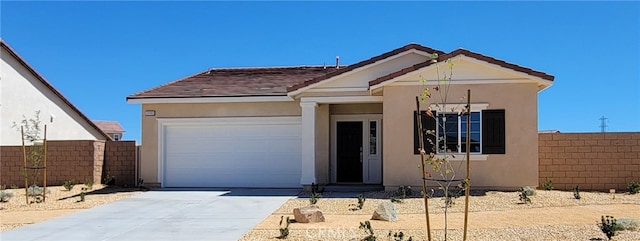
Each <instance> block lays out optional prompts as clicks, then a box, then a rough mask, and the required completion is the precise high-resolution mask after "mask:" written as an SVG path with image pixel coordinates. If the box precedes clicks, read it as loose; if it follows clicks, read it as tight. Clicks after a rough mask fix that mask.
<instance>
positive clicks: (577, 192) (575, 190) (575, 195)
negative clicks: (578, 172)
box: [573, 186, 582, 200]
mask: <svg viewBox="0 0 640 241" xmlns="http://www.w3.org/2000/svg"><path fill="white" fill-rule="evenodd" d="M573 198H575V199H578V200H579V199H581V198H582V196H580V186H576V187H575V188H573Z"/></svg>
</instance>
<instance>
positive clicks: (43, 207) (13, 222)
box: [0, 184, 139, 232]
mask: <svg viewBox="0 0 640 241" xmlns="http://www.w3.org/2000/svg"><path fill="white" fill-rule="evenodd" d="M82 187H85V186H84V185H82V184H79V185H76V186H75V187H73V189H71V191H67V190H65V189H64V187H62V186H51V187H47V192H50V193H49V194H48V195H47V199H46V202H42V203H31V204H26V201H25V191H24V189H7V190H4V191H5V192H10V193H13V197H12V198H11V199H9V201H8V202H4V203H0V210H1V212H0V223H1V226H0V232H1V231H6V230H10V229H13V228H17V227H20V226H23V225H27V224H32V223H36V222H41V221H45V220H47V219H51V218H54V217H59V216H62V215H65V214H69V213H71V212H75V211H79V210H83V209H88V208H92V207H95V206H98V205H102V204H106V203H110V202H113V201H117V200H120V199H123V198H126V197H129V196H131V195H134V194H136V193H137V192H139V191H138V189H135V188H119V187H107V186H104V185H93V189H91V190H87V191H86V195H85V201H83V202H80V201H79V200H80V193H81V192H82V190H81V189H82ZM30 200H34V199H32V198H30Z"/></svg>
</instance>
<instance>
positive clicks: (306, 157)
mask: <svg viewBox="0 0 640 241" xmlns="http://www.w3.org/2000/svg"><path fill="white" fill-rule="evenodd" d="M300 106H301V107H302V133H301V137H302V153H301V157H302V172H301V173H302V175H301V177H300V184H302V185H311V184H312V183H315V182H316V107H318V104H317V103H316V102H300Z"/></svg>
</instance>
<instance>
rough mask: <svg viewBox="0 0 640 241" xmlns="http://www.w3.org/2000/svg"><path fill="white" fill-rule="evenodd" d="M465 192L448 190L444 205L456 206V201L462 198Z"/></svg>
mask: <svg viewBox="0 0 640 241" xmlns="http://www.w3.org/2000/svg"><path fill="white" fill-rule="evenodd" d="M463 191H464V190H462V189H450V190H447V195H446V196H445V199H444V204H445V205H447V207H451V206H453V204H456V201H455V199H456V198H459V197H460V196H462V192H463Z"/></svg>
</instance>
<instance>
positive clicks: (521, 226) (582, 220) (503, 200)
mask: <svg viewBox="0 0 640 241" xmlns="http://www.w3.org/2000/svg"><path fill="white" fill-rule="evenodd" d="M582 196H583V198H582V199H581V200H576V199H574V198H573V193H571V192H560V191H538V195H537V196H534V197H533V198H532V199H533V203H532V204H521V203H519V200H518V196H517V193H515V192H491V193H488V194H486V195H481V196H472V197H471V199H470V202H469V204H470V210H472V211H471V212H470V213H469V223H468V226H469V231H468V237H469V240H509V241H511V240H529V241H533V240H541V241H542V240H545V241H546V240H599V239H602V240H606V236H604V234H602V232H601V231H600V229H599V227H598V225H597V223H598V222H599V221H600V217H601V216H602V215H611V216H614V217H616V218H622V217H625V218H633V219H636V220H638V219H640V195H628V194H608V193H589V192H583V194H582ZM387 200H388V199H382V198H370V199H368V200H367V201H366V202H365V207H364V208H363V210H358V211H349V209H348V207H349V204H354V203H355V198H325V199H321V200H320V201H319V202H318V204H319V206H320V208H321V209H322V210H323V212H324V213H325V215H324V216H325V222H322V223H292V224H291V225H290V226H289V230H290V235H289V237H288V238H287V240H360V239H362V238H364V237H365V236H366V235H367V234H366V233H365V232H364V231H363V230H361V229H358V227H359V225H360V222H364V221H367V220H369V221H370V222H371V226H372V228H373V229H374V230H375V235H376V236H377V237H378V239H376V240H393V239H390V238H387V235H388V234H389V232H392V233H395V232H403V233H404V234H405V235H406V236H405V240H407V238H408V236H413V240H426V231H425V230H426V224H425V214H424V207H421V206H423V205H424V204H423V200H422V199H421V198H411V199H407V200H405V202H404V203H401V204H396V208H397V210H398V217H399V220H398V221H396V222H386V221H378V220H370V219H371V214H372V213H373V210H374V209H375V207H376V206H377V205H378V204H379V203H381V202H383V201H387ZM430 200H431V202H430V203H429V204H430V215H429V216H430V217H429V220H430V226H431V229H432V230H433V232H432V238H433V240H444V228H445V227H444V224H445V222H444V218H445V216H444V213H443V211H442V207H443V205H439V201H443V200H442V199H440V198H432V199H430ZM474 203H475V204H474ZM305 205H308V200H306V199H305V198H297V199H292V200H290V201H288V202H287V203H285V205H283V208H281V209H279V210H277V211H276V212H275V213H273V214H272V215H270V216H269V217H267V218H266V219H265V220H264V221H263V222H261V223H260V224H258V225H257V226H256V227H255V228H254V229H253V230H252V231H250V232H248V233H247V234H245V236H244V237H243V238H242V239H241V240H244V241H249V240H277V239H275V237H277V236H279V235H280V232H279V228H280V227H279V222H280V217H282V216H285V217H287V216H289V217H290V218H293V215H292V213H291V212H290V211H287V210H292V209H293V208H294V207H297V206H305ZM432 205H433V207H432ZM463 208H464V198H460V199H458V200H457V201H456V204H454V206H453V207H452V208H451V209H450V210H449V211H450V212H449V213H448V215H447V225H448V226H447V229H448V230H449V231H448V238H449V240H462V230H463V224H464V212H462V210H463ZM325 210H326V211H325ZM431 210H433V211H431ZM616 240H618V241H623V240H625V241H626V240H628V241H632V240H633V241H638V240H640V230H635V231H622V232H620V233H619V234H618V235H617V236H616Z"/></svg>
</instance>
